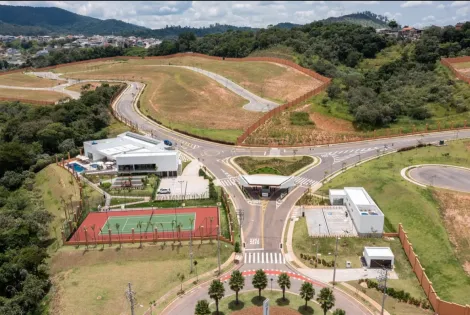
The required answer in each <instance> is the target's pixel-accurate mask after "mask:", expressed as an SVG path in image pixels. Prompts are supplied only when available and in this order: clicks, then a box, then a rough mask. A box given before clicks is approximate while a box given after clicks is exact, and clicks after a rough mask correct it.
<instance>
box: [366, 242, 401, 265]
mask: <svg viewBox="0 0 470 315" xmlns="http://www.w3.org/2000/svg"><path fill="white" fill-rule="evenodd" d="M362 255H363V257H364V260H365V261H366V265H367V267H368V268H382V267H384V268H387V269H392V268H393V265H394V263H395V256H394V255H393V252H392V250H391V249H390V247H367V246H366V247H364V251H363V252H362Z"/></svg>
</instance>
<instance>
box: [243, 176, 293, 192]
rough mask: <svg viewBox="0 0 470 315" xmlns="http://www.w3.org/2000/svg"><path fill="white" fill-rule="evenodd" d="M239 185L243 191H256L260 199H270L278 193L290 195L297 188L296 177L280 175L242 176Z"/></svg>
mask: <svg viewBox="0 0 470 315" xmlns="http://www.w3.org/2000/svg"><path fill="white" fill-rule="evenodd" d="M238 183H239V184H240V186H242V187H243V189H248V190H252V191H255V192H257V193H258V194H259V196H260V197H270V196H271V195H273V194H275V193H276V192H280V193H283V192H284V193H286V194H287V193H289V192H290V191H291V190H292V188H294V187H295V182H294V177H292V176H280V175H267V174H258V175H240V176H239V177H238Z"/></svg>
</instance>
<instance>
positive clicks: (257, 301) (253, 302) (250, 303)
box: [211, 280, 323, 315]
mask: <svg viewBox="0 0 470 315" xmlns="http://www.w3.org/2000/svg"><path fill="white" fill-rule="evenodd" d="M245 281H247V280H245ZM225 293H226V294H231V293H232V292H230V293H229V292H225ZM316 293H318V292H316ZM238 299H239V304H238V305H237V304H235V295H230V296H227V297H226V298H223V299H222V300H221V301H220V302H219V314H221V315H226V314H231V313H232V312H235V311H239V310H242V309H247V308H250V307H255V306H258V307H260V306H263V301H264V300H265V299H269V301H270V302H269V305H270V306H271V307H274V306H280V307H286V308H289V309H292V310H295V311H298V312H299V313H300V314H323V311H322V309H321V308H320V305H318V304H317V303H315V302H314V301H309V302H308V306H307V308H304V306H305V300H303V299H302V298H301V297H300V296H299V295H296V294H292V293H288V292H286V301H283V300H282V291H278V290H273V291H272V292H271V291H270V290H269V289H265V290H263V291H262V292H261V298H259V297H258V290H254V291H248V292H244V293H240V294H239V295H238ZM211 310H213V311H215V303H213V304H211ZM260 314H262V313H260Z"/></svg>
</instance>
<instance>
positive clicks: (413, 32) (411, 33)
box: [398, 26, 422, 40]
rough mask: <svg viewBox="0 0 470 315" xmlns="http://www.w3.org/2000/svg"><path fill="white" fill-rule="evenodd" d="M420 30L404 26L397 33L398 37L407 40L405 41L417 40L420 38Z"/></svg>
mask: <svg viewBox="0 0 470 315" xmlns="http://www.w3.org/2000/svg"><path fill="white" fill-rule="evenodd" d="M421 32H422V30H420V29H417V28H414V27H411V26H405V27H404V28H402V29H401V30H400V31H399V32H398V35H400V36H402V37H404V38H407V39H412V40H415V39H418V38H419V37H420V36H421Z"/></svg>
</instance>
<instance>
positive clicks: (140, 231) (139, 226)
mask: <svg viewBox="0 0 470 315" xmlns="http://www.w3.org/2000/svg"><path fill="white" fill-rule="evenodd" d="M137 228H139V233H140V246H139V247H140V248H142V221H139V223H137Z"/></svg>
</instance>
